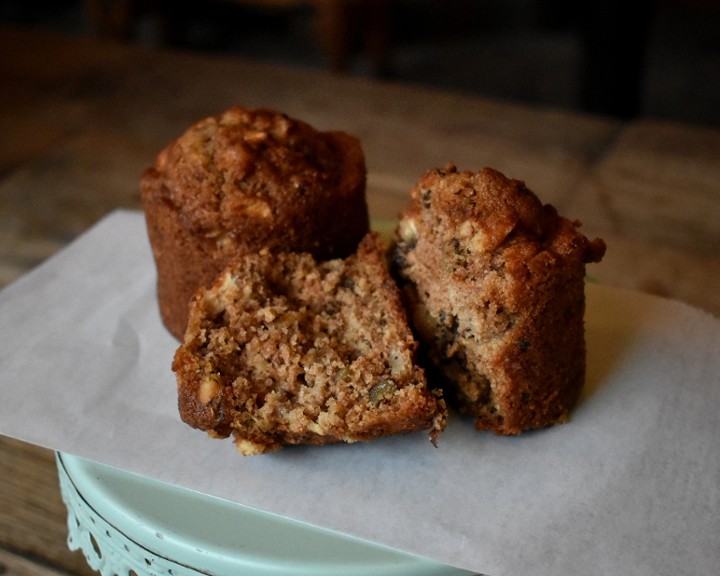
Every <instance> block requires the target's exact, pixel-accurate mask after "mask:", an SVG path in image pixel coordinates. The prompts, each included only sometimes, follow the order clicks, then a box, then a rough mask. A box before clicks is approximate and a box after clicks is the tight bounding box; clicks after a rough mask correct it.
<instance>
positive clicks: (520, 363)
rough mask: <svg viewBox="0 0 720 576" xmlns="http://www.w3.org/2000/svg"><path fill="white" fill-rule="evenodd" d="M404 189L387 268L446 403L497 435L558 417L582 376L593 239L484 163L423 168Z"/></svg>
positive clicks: (597, 253) (595, 255)
mask: <svg viewBox="0 0 720 576" xmlns="http://www.w3.org/2000/svg"><path fill="white" fill-rule="evenodd" d="M411 196H412V201H411V204H410V205H409V207H408V209H407V210H406V212H405V214H404V215H403V217H402V219H401V221H400V223H399V225H398V230H397V241H396V244H395V246H394V248H393V254H394V263H395V272H396V275H397V276H398V278H399V280H400V282H401V283H402V284H403V285H404V293H405V295H406V298H407V302H408V306H409V308H410V310H411V316H412V324H413V326H414V328H415V330H416V332H417V333H418V335H419V337H420V339H421V340H422V341H423V342H424V344H425V346H426V348H427V352H428V354H429V357H430V358H431V360H432V362H433V364H434V366H435V368H436V369H437V370H438V372H439V373H441V374H442V377H443V378H444V379H445V380H446V381H447V382H448V383H449V385H448V401H450V400H451V399H452V400H453V401H455V402H456V404H457V405H458V406H459V407H460V409H461V410H462V411H464V412H466V413H469V414H471V415H472V416H473V417H474V418H475V424H476V427H477V428H478V429H490V430H493V431H495V432H497V433H499V434H517V433H519V432H521V431H523V430H527V429H531V428H541V427H544V426H548V425H550V424H553V423H556V422H562V421H564V420H566V419H567V418H568V415H569V411H570V409H571V408H572V407H573V405H574V404H575V403H576V401H577V398H578V395H579V393H580V390H581V387H582V383H583V380H584V375H585V343H584V325H583V315H584V302H585V301H584V276H585V264H586V263H588V262H597V261H599V260H600V259H601V258H602V256H603V254H604V252H605V245H604V243H603V242H602V240H598V239H596V240H593V241H590V240H588V239H587V238H585V237H584V236H583V235H582V234H580V233H579V232H578V231H577V227H578V226H579V223H577V222H570V221H569V220H567V219H565V218H562V217H560V216H559V215H558V214H557V212H556V211H555V209H554V208H552V207H551V206H549V205H545V206H543V205H542V204H541V203H540V201H539V200H538V198H537V197H536V196H535V195H534V194H533V193H532V192H531V191H530V190H528V189H527V188H526V187H525V185H524V183H522V182H520V181H517V180H510V179H508V178H506V177H505V176H503V175H502V174H500V173H499V172H497V171H494V170H491V169H487V168H486V169H483V170H481V171H479V172H476V173H471V172H459V171H457V169H456V168H455V167H454V166H452V165H449V166H448V167H446V168H445V169H444V170H431V171H430V172H428V173H426V174H425V175H424V176H423V177H422V178H420V180H419V181H418V183H417V185H416V187H415V188H414V189H413V190H412V193H411Z"/></svg>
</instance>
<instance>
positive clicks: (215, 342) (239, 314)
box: [173, 233, 446, 454]
mask: <svg viewBox="0 0 720 576" xmlns="http://www.w3.org/2000/svg"><path fill="white" fill-rule="evenodd" d="M383 250H384V249H383V247H382V244H381V242H380V240H379V237H378V236H377V235H376V234H372V233H371V234H369V235H368V236H367V237H366V238H365V239H364V240H363V242H362V243H361V245H360V247H359V249H358V252H357V253H356V254H354V255H351V256H350V257H348V258H347V259H333V260H329V261H325V262H318V261H316V260H315V259H314V258H313V257H312V256H311V255H309V254H307V253H277V254H272V253H270V252H269V251H267V250H263V251H261V252H260V253H257V254H248V255H245V256H243V257H240V258H238V259H235V260H234V261H233V262H232V263H231V264H230V265H229V266H228V267H227V268H226V270H225V271H224V272H223V273H222V274H221V275H220V276H219V277H218V278H217V279H216V281H215V282H214V283H213V285H212V286H211V287H210V288H209V289H207V290H205V289H201V290H200V291H199V292H198V294H197V295H196V297H195V299H194V300H193V304H192V307H191V311H190V318H189V323H188V329H187V332H186V334H185V339H184V342H183V344H182V345H181V346H180V348H179V349H178V350H177V353H176V355H175V359H174V362H173V370H174V371H175V373H176V376H177V382H178V397H179V408H180V414H181V416H182V418H183V420H184V421H185V422H186V423H188V424H189V425H191V426H194V427H196V428H199V429H202V430H206V431H207V432H208V433H209V434H210V435H212V436H215V437H226V436H228V435H231V434H232V435H233V436H234V438H235V444H236V446H237V448H238V450H239V451H240V452H242V453H243V454H259V453H263V452H268V451H271V450H276V449H278V448H280V447H282V446H283V445H286V444H325V443H330V442H338V441H345V442H355V441H366V440H370V439H372V438H375V437H378V436H384V435H388V434H397V433H403V432H412V431H417V430H428V429H429V430H430V434H431V438H432V439H433V440H434V439H435V438H436V437H437V435H438V434H439V433H440V432H441V431H442V430H443V428H444V426H445V419H446V411H445V404H444V402H443V400H442V398H441V396H440V395H439V394H438V393H434V392H431V391H429V390H428V387H427V382H426V380H425V374H424V371H423V370H422V369H421V368H420V367H419V366H418V365H417V364H416V363H415V354H416V347H417V343H416V341H415V339H414V337H413V335H412V332H411V330H410V328H409V326H408V323H407V318H406V316H405V310H404V308H403V306H402V301H401V298H400V294H399V290H398V288H397V286H396V284H395V282H394V281H393V280H392V278H391V277H390V274H389V271H388V270H387V264H386V262H385V260H384V253H383Z"/></svg>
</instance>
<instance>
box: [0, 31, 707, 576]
mask: <svg viewBox="0 0 720 576" xmlns="http://www.w3.org/2000/svg"><path fill="white" fill-rule="evenodd" d="M232 104H242V105H247V106H269V107H273V108H277V109H279V110H283V111H285V112H287V113H288V114H290V115H292V116H295V117H298V118H301V119H304V120H306V121H308V122H310V123H311V124H313V125H315V126H316V127H318V128H323V129H331V128H332V129H342V130H345V131H347V132H350V133H353V134H355V135H357V136H358V137H359V138H361V140H362V142H363V145H364V148H365V153H366V159H367V165H368V186H369V190H368V197H369V202H370V207H371V212H372V215H373V216H374V217H378V218H392V217H394V216H395V215H396V214H397V213H398V211H399V210H400V209H401V208H402V206H403V205H404V204H405V201H406V195H407V191H408V189H409V188H410V186H411V185H412V184H413V182H414V181H415V180H416V179H417V177H418V176H419V175H420V174H421V173H422V172H423V171H425V170H426V169H428V168H431V167H435V166H442V165H444V164H445V163H446V162H447V161H449V160H451V161H453V162H455V163H456V164H457V165H458V166H459V167H460V168H462V169H477V168H480V167H482V166H491V167H494V168H497V169H499V170H501V171H502V172H504V173H505V174H506V175H508V176H511V177H514V178H519V179H523V180H525V181H526V183H527V184H528V186H529V187H530V188H531V189H533V190H534V191H535V192H537V193H538V195H539V196H540V197H541V198H542V199H543V200H544V201H546V202H550V203H552V204H554V205H555V206H556V207H557V208H558V209H559V210H560V211H561V213H564V214H565V215H567V216H570V217H573V218H579V219H581V220H582V221H583V223H584V228H583V229H584V231H585V232H586V233H587V234H588V235H599V236H602V237H603V238H604V239H605V240H606V242H607V244H608V252H607V256H606V258H605V259H604V261H603V262H602V263H601V264H599V265H593V266H592V267H591V268H590V274H591V275H592V276H593V277H594V278H595V279H596V280H597V281H599V282H601V283H605V284H610V285H613V286H620V287H626V288H631V289H636V290H641V291H646V292H652V293H656V294H660V295H663V296H668V297H672V298H676V299H679V300H682V301H685V302H687V303H689V304H692V305H694V306H697V307H700V308H703V309H705V310H707V311H709V312H710V313H713V314H715V315H717V316H720V290H718V286H720V162H719V161H718V160H720V131H717V130H711V129H706V128H703V127H702V126H689V125H681V124H672V123H664V122H657V121H653V120H651V119H641V120H637V121H633V122H629V123H625V122H620V121H616V120H612V119H608V118H599V117H589V116H582V115H578V114H575V113H569V112H566V111H563V110H556V109H547V108H536V107H531V106H522V105H517V104H511V103H505V102H497V101H489V100H483V99H479V98H471V97H468V96H462V95H457V94H449V93H443V92H434V91H429V90H425V89H420V88H417V87H409V86H402V85H394V84H381V83H377V82H374V81H369V80H367V79H357V78H345V77H338V76H334V75H330V74H326V73H322V72H316V71H311V70H300V69H295V68H283V67H279V66H270V65H266V64H260V63H257V62H250V61H245V60H238V59H222V58H208V57H200V56H197V55H192V54H181V53H159V52H153V51H150V50H147V49H141V48H137V47H128V46H123V45H120V44H112V43H103V42H99V41H96V40H92V39H73V38H67V37H61V36H54V35H48V34H43V33H39V32H30V31H19V30H14V29H4V28H0V286H2V285H5V284H8V283H9V282H11V281H12V280H13V279H14V278H16V277H17V276H19V275H20V274H22V273H24V272H25V271H27V270H29V269H31V268H32V267H34V266H35V265H37V264H39V263H40V262H42V261H43V260H44V259H46V258H48V257H49V256H51V255H52V254H53V253H54V252H56V251H57V250H59V249H60V248H62V247H63V246H64V245H66V244H67V243H68V242H69V241H71V240H72V239H73V238H75V237H77V236H78V235H79V234H81V233H82V232H83V231H85V230H86V229H87V228H88V227H90V226H91V225H92V224H93V223H94V222H96V221H97V220H98V219H99V218H100V217H101V216H103V215H104V214H106V213H108V212H109V211H111V210H113V209H115V208H119V207H124V208H139V202H138V178H139V175H140V173H141V171H142V170H143V169H144V168H145V167H146V166H147V165H149V164H150V163H151V162H152V161H153V159H154V156H155V154H156V153H157V152H158V150H159V149H160V148H161V147H162V146H163V145H164V144H165V143H166V142H167V141H169V140H170V139H172V138H174V137H176V136H177V135H179V134H180V133H181V132H182V131H183V130H184V129H185V128H186V127H187V126H188V125H189V124H190V123H191V122H193V121H195V120H198V119H200V118H202V117H205V116H207V115H210V114H214V113H217V112H220V111H222V110H224V109H225V108H227V107H229V106H230V105H232ZM1 321H2V320H1V319H0V322H1ZM0 377H2V376H0ZM66 533H67V532H66V527H65V509H64V507H63V505H62V502H61V501H60V497H59V492H58V486H57V475H56V472H55V466H54V460H53V455H52V453H51V452H49V451H48V450H45V449H42V448H38V447H34V446H31V445H28V444H25V443H23V442H20V441H17V440H13V439H8V438H5V437H0V572H2V571H3V567H5V568H6V569H7V570H8V571H9V573H11V574H68V573H72V574H90V573H91V570H90V569H89V568H88V567H87V566H86V564H85V561H84V559H83V558H82V556H81V555H80V554H79V553H71V552H69V551H68V549H67V547H66V544H65V538H66Z"/></svg>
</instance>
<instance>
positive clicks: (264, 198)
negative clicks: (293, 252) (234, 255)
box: [143, 107, 365, 236]
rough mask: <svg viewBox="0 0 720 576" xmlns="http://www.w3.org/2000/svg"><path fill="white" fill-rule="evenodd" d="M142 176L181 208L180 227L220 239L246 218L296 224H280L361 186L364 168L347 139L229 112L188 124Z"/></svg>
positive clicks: (284, 120)
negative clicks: (156, 183)
mask: <svg viewBox="0 0 720 576" xmlns="http://www.w3.org/2000/svg"><path fill="white" fill-rule="evenodd" d="M143 179H144V180H146V184H149V181H153V180H155V181H157V180H160V181H162V192H161V193H162V195H163V199H164V201H166V202H169V203H170V204H171V205H173V206H175V207H177V208H178V209H179V210H181V211H182V213H183V214H184V215H185V216H186V221H185V225H186V226H188V227H190V228H191V229H193V230H195V231H198V232H201V233H204V234H205V235H207V236H220V235H222V234H225V233H232V232H233V230H235V229H241V228H242V229H244V231H245V232H246V224H247V223H248V222H249V221H252V222H262V223H263V224H264V225H266V226H281V225H283V226H286V225H287V224H291V225H292V224H298V223H293V222H288V219H290V220H291V219H292V214H303V215H306V214H307V212H308V211H312V208H313V207H314V206H315V205H317V206H323V205H325V204H326V203H327V202H328V201H329V200H332V199H334V200H335V201H337V200H338V196H339V197H342V195H343V194H353V193H356V191H357V189H358V186H360V187H364V183H365V164H364V157H363V153H362V150H361V147H360V143H359V142H358V141H357V139H356V138H354V137H352V136H350V135H348V134H345V133H342V132H320V131H318V130H316V129H314V128H313V127H312V126H310V125H309V124H307V123H305V122H302V121H299V120H294V119H292V118H289V117H288V116H287V115H285V114H282V113H279V112H275V111H273V110H267V109H245V108H240V107H233V108H230V109H228V110H226V111H225V112H223V113H222V114H219V115H216V116H212V117H209V118H206V119H204V120H201V121H200V122H197V123H196V124H194V125H193V126H191V127H190V128H189V129H188V130H187V131H186V132H185V133H184V134H182V135H181V136H180V137H179V138H178V139H176V140H175V141H173V142H172V143H171V144H170V145H168V146H167V147H166V148H165V149H164V150H163V151H162V152H161V153H160V154H159V155H158V157H157V159H156V162H155V166H154V167H153V168H151V169H150V170H148V171H146V173H145V175H144V176H143ZM147 187H148V188H153V187H152V186H150V185H148V186H147ZM155 189H157V187H155ZM300 224H301V223H300Z"/></svg>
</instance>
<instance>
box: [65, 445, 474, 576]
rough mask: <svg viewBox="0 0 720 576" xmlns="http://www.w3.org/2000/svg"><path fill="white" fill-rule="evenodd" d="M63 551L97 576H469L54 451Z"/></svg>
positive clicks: (363, 542) (365, 543)
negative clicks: (63, 515) (63, 516)
mask: <svg viewBox="0 0 720 576" xmlns="http://www.w3.org/2000/svg"><path fill="white" fill-rule="evenodd" d="M57 467H58V474H59V479H60V490H61V494H62V497H63V501H64V502H65V505H66V506H67V509H68V529H69V533H68V545H69V547H70V548H71V549H72V550H78V549H79V550H82V552H83V553H84V554H85V557H86V559H87V561H88V564H89V565H90V566H91V567H92V568H93V569H95V570H97V571H99V572H100V573H101V574H102V576H114V575H118V576H143V575H166V576H198V575H214V576H280V575H282V576H368V575H372V576H468V575H469V574H470V573H469V572H466V571H463V570H458V569H456V568H452V567H449V566H445V565H442V564H438V563H436V562H432V561H429V560H426V559H423V558H419V557H417V556H412V555H410V554H407V553H404V552H400V551H398V550H394V549H391V548H387V547H383V546H379V545H376V544H372V543H368V542H365V541H362V540H358V539H355V538H351V537H347V536H344V535H341V534H337V533H334V532H331V531H329V530H324V529H319V528H315V527H313V526H308V525H306V524H302V523H300V522H295V521H292V520H288V519H285V518H281V517H278V516H274V515H271V514H268V513H265V512H261V511H258V510H254V509H251V508H246V507H243V506H240V505H238V504H235V503H232V502H228V501H225V500H221V499H218V498H214V497H212V496H207V495H204V494H199V493H197V492H193V491H190V490H187V489H184V488H178V487H176V486H172V485H169V484H165V483H162V482H159V481H156V480H149V479H147V478H142V477H140V476H137V475H134V474H129V473H126V472H122V471H120V470H117V469H114V468H110V467H108V466H104V465H101V464H98V463H95V462H91V461H88V460H84V459H81V458H77V457H74V456H71V455H68V454H57Z"/></svg>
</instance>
